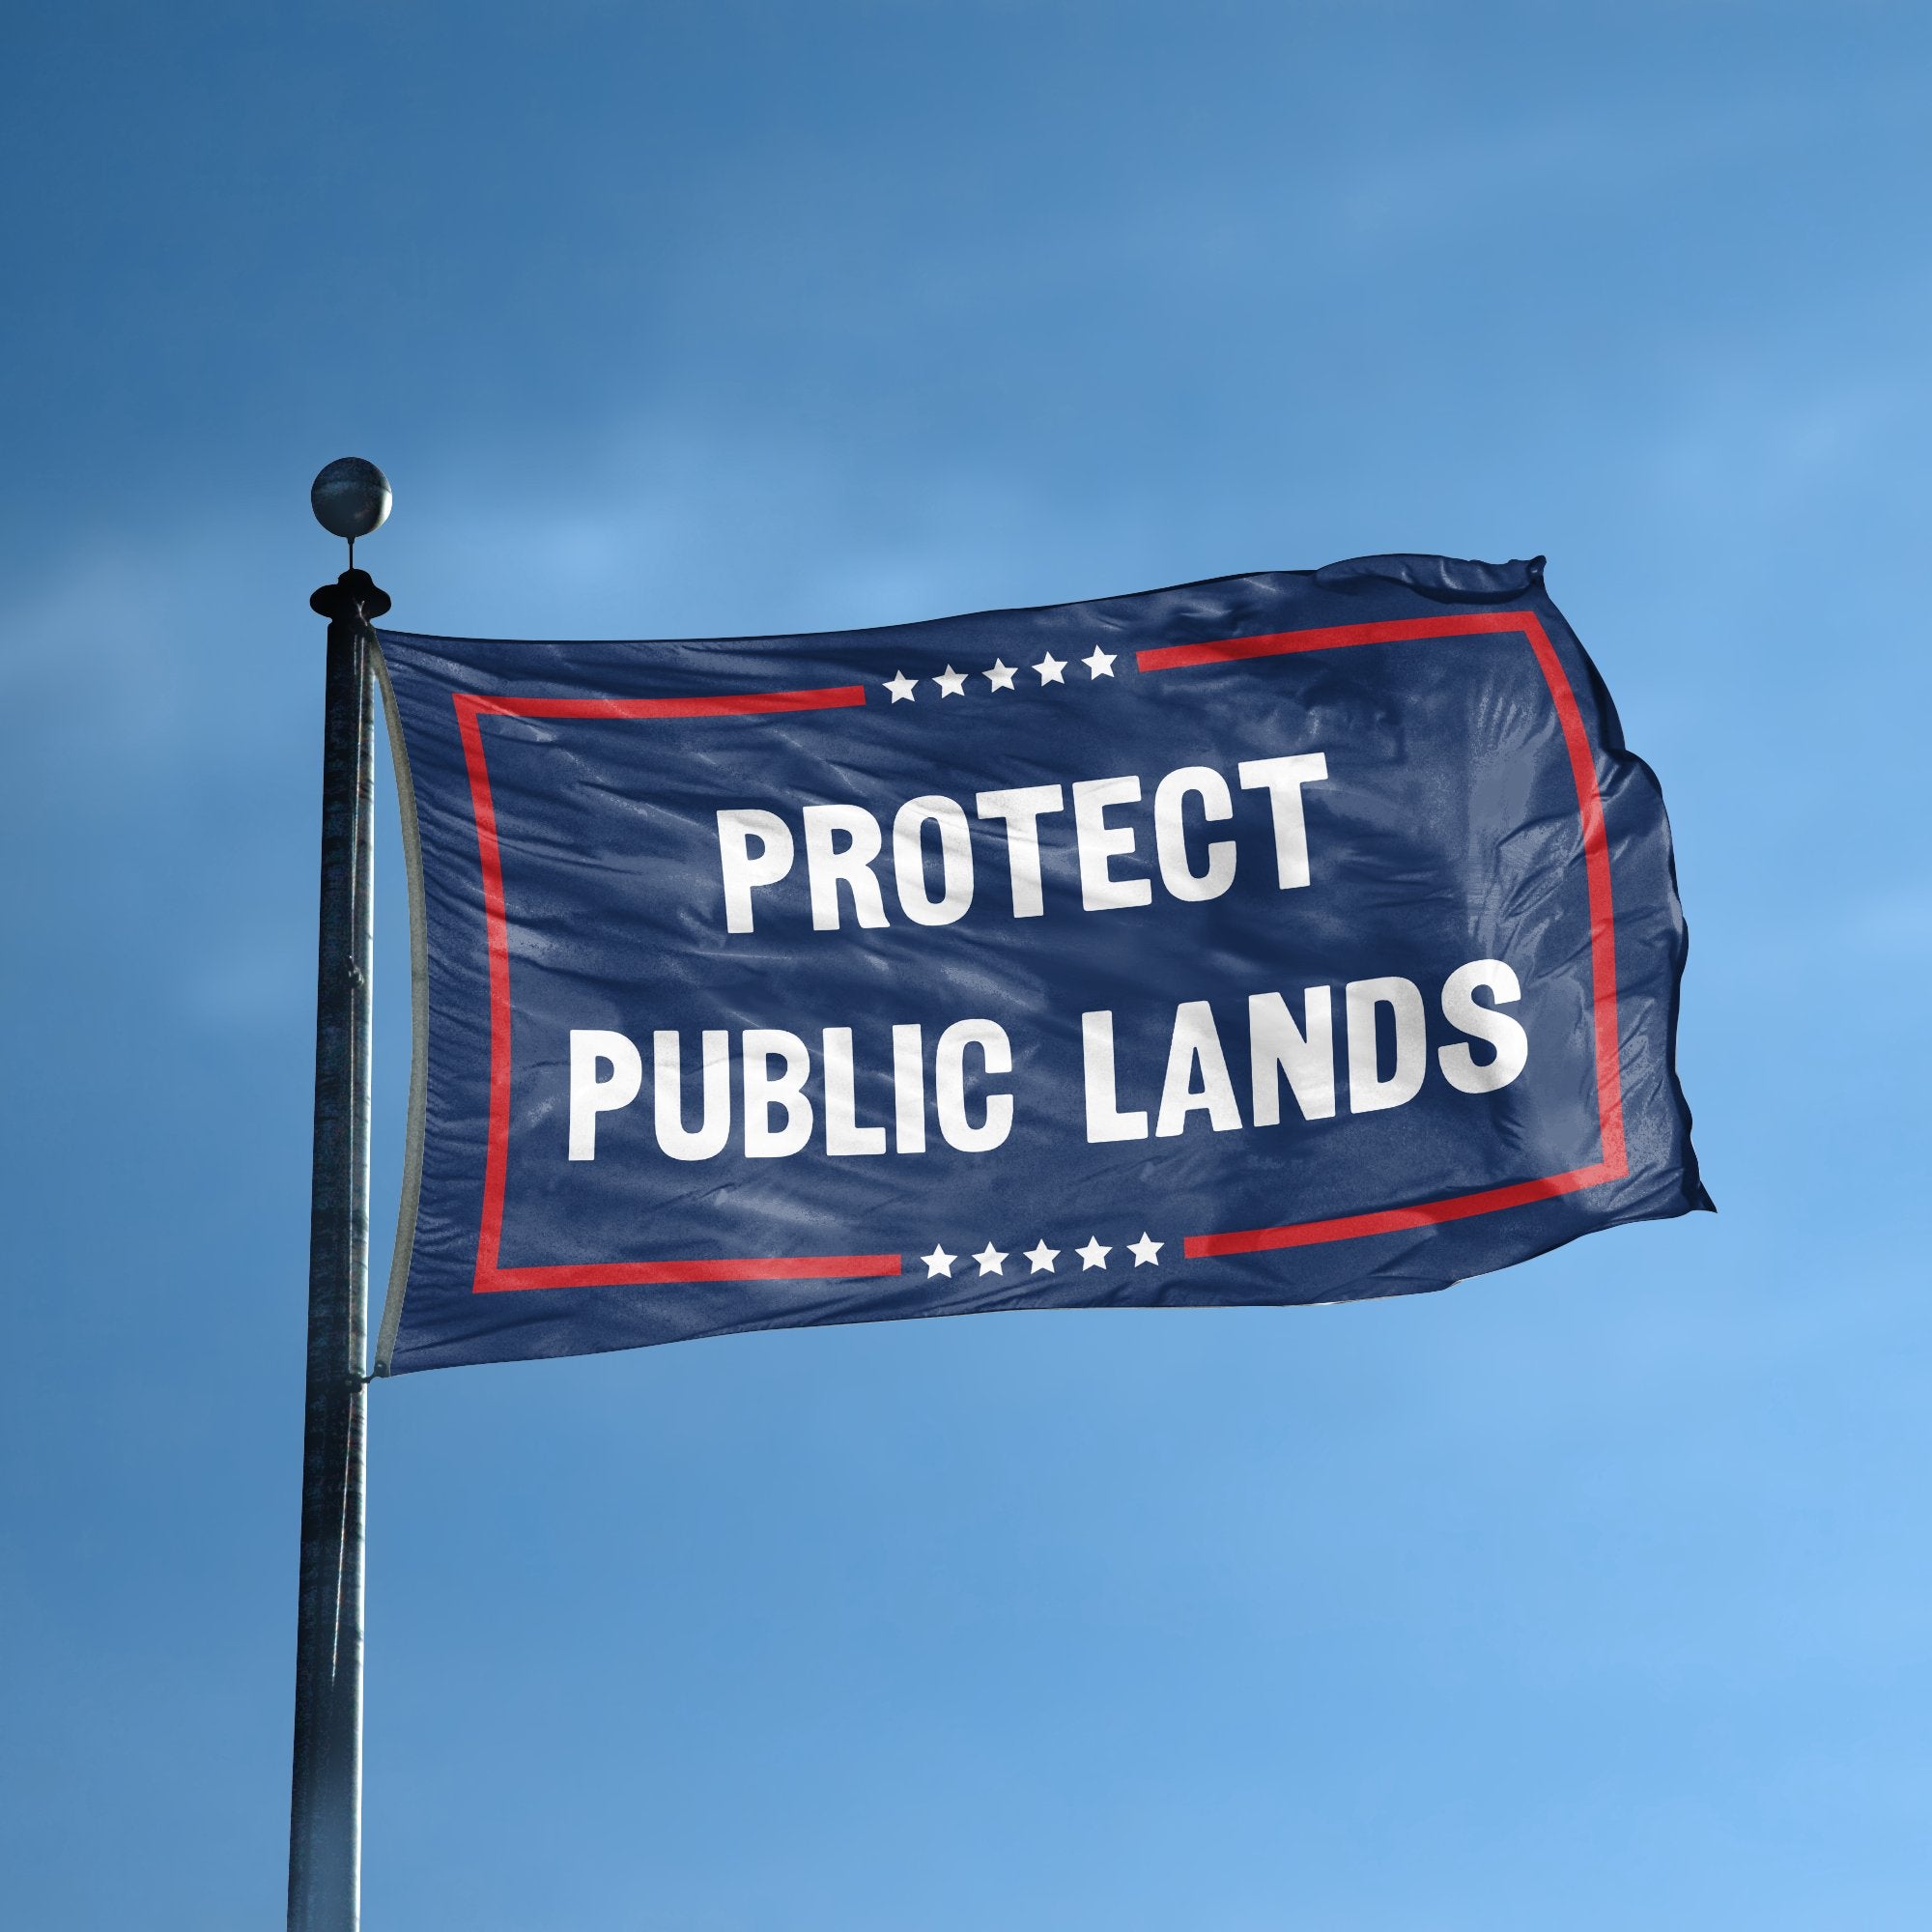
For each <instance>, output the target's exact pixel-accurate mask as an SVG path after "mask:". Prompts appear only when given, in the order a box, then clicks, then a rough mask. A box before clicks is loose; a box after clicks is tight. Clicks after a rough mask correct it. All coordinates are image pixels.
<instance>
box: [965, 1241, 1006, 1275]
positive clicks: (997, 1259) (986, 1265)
mask: <svg viewBox="0 0 1932 1932" xmlns="http://www.w3.org/2000/svg"><path fill="white" fill-rule="evenodd" d="M973 1259H974V1260H975V1261H976V1262H978V1263H979V1264H980V1273H981V1274H1000V1273H1002V1272H1003V1271H1004V1270H1005V1268H1006V1265H1007V1258H1006V1256H1005V1255H1003V1254H1002V1253H1001V1252H1000V1251H999V1249H998V1248H996V1247H995V1246H994V1245H993V1244H992V1242H991V1241H988V1242H987V1243H986V1245H985V1246H984V1247H983V1248H981V1249H980V1252H979V1253H978V1254H977V1255H975V1256H974V1257H973Z"/></svg>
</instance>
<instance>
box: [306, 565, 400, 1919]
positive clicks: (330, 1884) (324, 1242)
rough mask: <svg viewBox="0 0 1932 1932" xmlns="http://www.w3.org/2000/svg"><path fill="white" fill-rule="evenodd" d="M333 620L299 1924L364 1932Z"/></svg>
mask: <svg viewBox="0 0 1932 1932" xmlns="http://www.w3.org/2000/svg"><path fill="white" fill-rule="evenodd" d="M311 602H312V604H313V606H314V608H315V609H316V610H317V611H320V612H321V613H322V614H323V615H325V616H327V618H328V619H329V626H328V668H327V693H326V697H325V706H324V727H323V780H322V912H321V938H320V945H319V949H318V954H317V966H316V1020H315V1148H314V1168H313V1179H312V1182H311V1192H310V1208H309V1275H308V1388H307V1404H306V1410H305V1415H304V1425H303V1437H302V1514H301V1584H300V1607H299V1614H298V1623H297V1634H296V1718H295V1776H294V1781H293V1792H292V1801H291V1810H290V1830H289V1928H290V1932H356V1927H357V1926H358V1924H359V1922H360V1919H361V1880H362V1575H363V1526H364V1501H365V1491H364V1476H365V1462H364V1458H365V1446H366V1435H365V1426H366V1408H367V1401H368V1397H367V1391H366V1389H365V1387H364V1384H363V1373H364V1369H363V1363H364V1357H365V1354H366V1347H367V1336H368V1305H369V1010H370V1003H369V993H370V971H371V966H372V963H373V962H372V956H371V955H372V941H373V938H374V930H375V924H374V905H373V900H372V896H371V892H370V887H371V870H372V862H373V860H374V856H375V837H374V834H375V825H374V819H375V812H374V804H375V756H374V732H373V725H374V703H373V683H374V680H373V678H372V676H371V669H372V667H371V664H370V651H371V648H372V646H373V638H372V634H371V632H370V629H369V619H370V618H372V617H375V616H380V615H381V614H382V613H383V611H386V610H387V609H388V606H389V600H388V599H387V598H386V597H385V596H384V594H383V593H382V591H380V590H378V589H377V588H376V586H375V584H374V583H372V582H370V580H369V578H368V576H367V575H366V574H365V573H364V572H362V571H359V570H351V571H348V572H346V573H345V574H344V575H343V577H342V578H341V579H340V580H339V581H338V582H335V583H332V584H328V585H326V586H325V587H324V588H323V589H321V590H318V591H317V592H316V594H315V596H314V598H313V599H312V600H311Z"/></svg>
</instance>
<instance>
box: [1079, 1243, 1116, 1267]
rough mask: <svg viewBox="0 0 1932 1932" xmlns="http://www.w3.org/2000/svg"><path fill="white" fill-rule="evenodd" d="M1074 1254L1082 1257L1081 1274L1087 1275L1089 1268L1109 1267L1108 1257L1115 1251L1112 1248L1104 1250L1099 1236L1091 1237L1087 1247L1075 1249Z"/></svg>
mask: <svg viewBox="0 0 1932 1932" xmlns="http://www.w3.org/2000/svg"><path fill="white" fill-rule="evenodd" d="M1073 1252H1074V1253H1075V1254H1076V1255H1078V1256H1079V1257H1080V1272H1081V1273H1082V1274H1085V1273H1086V1272H1087V1270H1088V1269H1089V1268H1104V1267H1105V1266H1106V1265H1107V1257H1108V1256H1109V1255H1111V1254H1112V1253H1113V1252H1114V1251H1113V1249H1112V1248H1103V1247H1102V1246H1101V1245H1100V1237H1099V1236H1098V1235H1089V1236H1087V1245H1086V1246H1085V1247H1084V1248H1075V1249H1074V1250H1073Z"/></svg>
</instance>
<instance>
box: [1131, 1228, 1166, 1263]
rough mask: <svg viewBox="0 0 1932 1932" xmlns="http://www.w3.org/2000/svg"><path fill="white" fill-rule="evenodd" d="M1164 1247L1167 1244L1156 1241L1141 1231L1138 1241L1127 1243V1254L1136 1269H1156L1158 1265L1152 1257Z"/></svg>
mask: <svg viewBox="0 0 1932 1932" xmlns="http://www.w3.org/2000/svg"><path fill="white" fill-rule="evenodd" d="M1166 1246H1167V1243H1166V1242H1165V1241H1156V1240H1155V1239H1154V1237H1153V1236H1151V1235H1150V1234H1149V1233H1147V1231H1146V1230H1145V1229H1143V1230H1142V1232H1141V1237H1140V1239H1139V1240H1138V1241H1129V1242H1128V1243H1127V1252H1128V1253H1129V1254H1130V1255H1132V1256H1133V1258H1134V1265H1135V1266H1136V1267H1137V1268H1143V1267H1158V1266H1159V1265H1160V1263H1159V1262H1158V1261H1156V1260H1155V1259H1154V1257H1155V1256H1156V1255H1158V1254H1159V1253H1160V1251H1161V1249H1163V1248H1164V1247H1166Z"/></svg>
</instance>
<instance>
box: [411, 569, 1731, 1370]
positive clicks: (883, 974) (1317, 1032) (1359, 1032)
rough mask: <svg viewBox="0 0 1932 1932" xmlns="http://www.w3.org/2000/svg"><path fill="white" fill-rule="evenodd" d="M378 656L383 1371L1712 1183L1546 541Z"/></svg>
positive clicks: (1681, 1192)
mask: <svg viewBox="0 0 1932 1932" xmlns="http://www.w3.org/2000/svg"><path fill="white" fill-rule="evenodd" d="M382 660H383V675H384V684H385V696H386V697H387V701H388V709H389V712H390V716H391V720H392V724H394V725H396V726H397V727H399V728H398V732H397V738H396V749H397V764H398V768H399V771H400V772H401V775H402V789H403V809H404V823H405V833H406V838H407V842H408V844H409V847H410V850H411V856H412V872H413V874H414V876H413V877H412V890H413V895H414V897H413V904H414V909H415V916H414V924H415V934H414V938H415V946H414V952H415V980H416V996H417V1011H416V1039H417V1045H416V1056H417V1058H416V1068H415V1083H414V1099H413V1104H412V1118H411V1155H410V1161H409V1172H408V1176H407V1181H406V1188H405V1200H404V1207H403V1220H402V1227H401V1230H400V1237H399V1242H398V1254H397V1265H396V1270H395V1274H394V1277H393V1278H392V1281H391V1285H390V1293H389V1303H388V1308H387V1311H386V1314H385V1319H384V1325H383V1336H382V1342H381V1346H380V1353H379V1368H380V1369H381V1371H382V1372H383V1373H390V1372H397V1373H401V1372H406V1371H409V1370H412V1369H429V1368H440V1367H444V1366H448V1365H453V1364H456V1363H462V1362H489V1361H502V1360H507V1359H512V1358H520V1357H524V1356H531V1355H568V1354H581V1353H585V1352H588V1351H591V1350H603V1349H625V1348H637V1347H641V1346H644V1345H647V1344H650V1343H657V1342H675V1341H682V1340H686V1339H688V1338H691V1337H694V1336H700V1335H722V1334H730V1333H734V1332H738V1331H742V1330H746V1329H753V1328H775V1327H794V1326H802V1325H808V1324H813V1323H823V1322H838V1321H890V1320H895V1319H898V1318H902V1317H907V1316H923V1315H963V1314H969V1313H975V1312H980V1311H985V1310H995V1309H1018V1308H1076V1307H1080V1308H1084V1307H1095V1306H1106V1307H1149V1306H1160V1307H1175V1306H1225V1305H1229V1304H1236V1303H1294V1302H1326V1301H1338V1300H1352V1299H1358V1298H1364V1297H1368V1296H1373V1295H1383V1294H1399V1293H1414V1292H1416V1291H1420V1290H1425V1289H1435V1288H1442V1287H1446V1286H1447V1285H1448V1284H1449V1283H1451V1282H1454V1281H1457V1280H1460V1279H1462V1278H1463V1277H1464V1276H1467V1275H1473V1274H1481V1273H1483V1272H1485V1271H1486V1270H1488V1269H1491V1268H1498V1267H1504V1266H1507V1265H1508V1264H1510V1263H1512V1262H1519V1261H1521V1260H1524V1259H1525V1258H1526V1257H1528V1256H1531V1255H1535V1254H1540V1253H1542V1252H1543V1251H1545V1250H1546V1249H1548V1248H1552V1247H1555V1246H1556V1245H1558V1244H1559V1243H1561V1242H1564V1241H1568V1240H1572V1239H1574V1238H1575V1237H1576V1236H1578V1235H1582V1234H1587V1233H1588V1232H1590V1231H1591V1230H1593V1229H1597V1228H1604V1227H1607V1226H1610V1225H1611V1224H1613V1223H1616V1222H1621V1221H1636V1220H1647V1219H1654V1218H1659V1217H1662V1216H1667V1215H1674V1214H1682V1213H1685V1212H1687V1211H1689V1210H1690V1209H1692V1208H1706V1207H1709V1205H1710V1203H1709V1200H1708V1198H1707V1197H1706V1195H1705V1193H1704V1191H1703V1188H1702V1187H1701V1186H1700V1184H1699V1182H1698V1179H1697V1168H1696V1161H1695V1157H1694V1156H1693V1154H1692V1152H1691V1150H1690V1120H1689V1115H1688V1112H1687V1110H1686V1107H1685V1104H1684V1098H1683V1094H1682V1093H1681V1092H1680V1090H1679V1087H1678V1084H1677V1079H1676V1073H1675V1068H1674V1065H1673V1043H1674V1041H1673V1037H1674V1032H1675V1025H1676V1014H1677V995H1678V980H1679V977H1680V974H1681V972H1682V968H1683V964H1684V952H1685V933H1684V923H1683V918H1682V915H1681V913H1680V912H1679V909H1678V903H1677V895H1676V888H1675V882H1674V879H1673V874H1672V867H1671V855H1670V839H1669V831H1668V827H1667V825H1666V823H1665V820H1664V814H1663V804H1662V797H1661V795H1660V793H1659V790H1658V786H1657V782H1656V781H1655V779H1654V778H1653V777H1652V776H1651V773H1650V771H1649V770H1648V768H1647V767H1646V766H1644V765H1643V764H1642V763H1641V762H1640V761H1639V760H1638V759H1636V758H1635V757H1634V756H1632V755H1631V753H1628V752H1627V751H1626V750H1625V749H1624V743H1623V737H1622V733H1621V731H1620V729H1619V726H1618V724H1617V718H1616V713H1615V711H1614V710H1613V709H1612V707H1611V704H1610V700H1609V697H1608V695H1607V694H1606V693H1605V690H1604V687H1603V685H1602V683H1601V682H1600V681H1599V679H1598V676H1597V673H1596V671H1595V669H1594V668H1593V667H1592V666H1591V664H1590V661H1589V659H1588V658H1587V657H1585V655H1584V654H1583V651H1582V649H1581V647H1580V646H1579V645H1578V643H1577V639H1576V638H1575V637H1574V636H1573V635H1572V633H1571V631H1570V627H1569V626H1568V625H1567V624H1566V623H1565V622H1564V621H1563V618H1562V616H1561V615H1560V614H1559V613H1558V611H1556V608H1555V606H1554V605H1552V604H1551V603H1550V601H1549V599H1548V596H1547V595H1546V594H1545V591H1544V587H1543V573H1542V565H1541V561H1540V560H1538V561H1537V562H1534V563H1526V564H1525V563H1510V564H1484V563H1469V562H1461V561H1456V560H1452V559H1449V558H1444V557H1433V556H1381V557H1364V558H1358V559H1356V560H1354V561H1353V562H1350V563H1341V564H1334V565H1331V566H1330V567H1329V568H1327V569H1325V570H1318V571H1312V572H1307V571H1302V572H1281V573H1272V574H1264V575H1259V576H1253V577H1231V578H1223V579H1220V580H1217V581H1216V582H1209V583H1195V584H1187V585H1184V586H1182V587H1180V588H1179V589H1172V590H1157V591H1151V592H1148V593H1147V594H1145V595H1141V596H1132V597H1112V598H1101V599H1098V600H1096V601H1094V602H1093V603H1085V604H1063V605H1057V606H1053V607H1050V608H1047V609H1042V610H1034V611H995V612H991V613H987V614H983V615H979V616H970V617H952V618H946V619H943V620H941V621H939V622H936V623H927V624H910V625H903V626H897V627H894V628H891V629H885V630H872V631H854V632H842V633H829V634H825V635H822V636H810V637H791V638H752V639H705V640H701V641H695V642H694V641H685V642H676V643H610V642H606V643H507V642H501V641H482V640H470V639H447V638H427V637H415V636H411V635H408V634H405V633H399V632H384V633H383V634H382Z"/></svg>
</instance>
